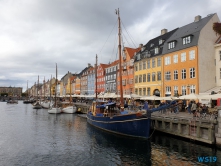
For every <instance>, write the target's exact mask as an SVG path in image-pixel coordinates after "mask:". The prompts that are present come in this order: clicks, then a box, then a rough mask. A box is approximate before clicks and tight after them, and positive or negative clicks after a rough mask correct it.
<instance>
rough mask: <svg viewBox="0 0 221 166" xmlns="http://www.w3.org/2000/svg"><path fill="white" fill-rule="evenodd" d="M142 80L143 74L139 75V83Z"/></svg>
mask: <svg viewBox="0 0 221 166" xmlns="http://www.w3.org/2000/svg"><path fill="white" fill-rule="evenodd" d="M141 82H142V75H139V83H141Z"/></svg>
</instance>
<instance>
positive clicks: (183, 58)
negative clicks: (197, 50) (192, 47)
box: [181, 52, 186, 62]
mask: <svg viewBox="0 0 221 166" xmlns="http://www.w3.org/2000/svg"><path fill="white" fill-rule="evenodd" d="M185 61H186V53H185V52H183V53H181V62H185Z"/></svg>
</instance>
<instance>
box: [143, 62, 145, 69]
mask: <svg viewBox="0 0 221 166" xmlns="http://www.w3.org/2000/svg"><path fill="white" fill-rule="evenodd" d="M144 69H146V61H144V62H143V70H144Z"/></svg>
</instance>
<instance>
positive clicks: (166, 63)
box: [165, 56, 170, 65]
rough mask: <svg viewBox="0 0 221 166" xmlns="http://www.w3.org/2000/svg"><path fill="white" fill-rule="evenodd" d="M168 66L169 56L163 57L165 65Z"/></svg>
mask: <svg viewBox="0 0 221 166" xmlns="http://www.w3.org/2000/svg"><path fill="white" fill-rule="evenodd" d="M169 64H170V56H168V57H165V65H169Z"/></svg>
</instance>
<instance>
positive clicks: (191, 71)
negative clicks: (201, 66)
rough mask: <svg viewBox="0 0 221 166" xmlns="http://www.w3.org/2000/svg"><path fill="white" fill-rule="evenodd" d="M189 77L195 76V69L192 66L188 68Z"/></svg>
mask: <svg viewBox="0 0 221 166" xmlns="http://www.w3.org/2000/svg"><path fill="white" fill-rule="evenodd" d="M190 78H196V70H195V68H194V67H192V68H190Z"/></svg>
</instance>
